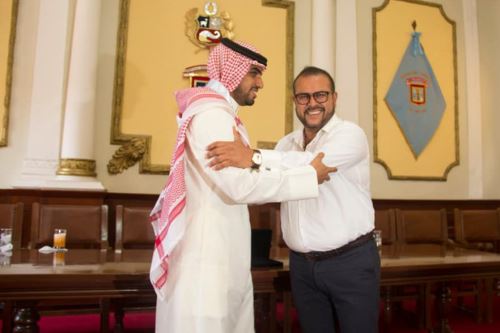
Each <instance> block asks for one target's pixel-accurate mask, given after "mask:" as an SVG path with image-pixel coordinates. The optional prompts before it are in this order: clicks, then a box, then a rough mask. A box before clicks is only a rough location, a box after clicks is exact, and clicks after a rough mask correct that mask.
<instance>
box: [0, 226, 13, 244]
mask: <svg viewBox="0 0 500 333" xmlns="http://www.w3.org/2000/svg"><path fill="white" fill-rule="evenodd" d="M10 243H12V228H2V229H0V246H3V245H7V244H10Z"/></svg>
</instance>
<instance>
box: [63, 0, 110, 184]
mask: <svg viewBox="0 0 500 333" xmlns="http://www.w3.org/2000/svg"><path fill="white" fill-rule="evenodd" d="M100 8H101V2H100V0H77V2H76V8H75V17H74V24H73V35H72V44H71V56H70V64H69V71H68V86H67V95H66V106H65V115H64V128H63V137H62V147H61V160H60V164H59V169H58V171H57V174H58V175H60V176H61V177H60V179H61V180H63V179H65V180H69V179H71V180H72V183H73V184H72V185H71V186H72V187H74V188H77V189H78V188H82V189H88V188H93V189H103V187H102V185H101V184H100V182H98V181H97V179H95V176H96V174H95V160H94V139H93V138H94V110H95V107H94V106H95V95H96V84H97V82H96V77H97V60H98V59H97V54H98V52H97V51H98V50H97V47H98V42H99V15H100Z"/></svg>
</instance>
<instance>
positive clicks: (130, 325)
mask: <svg viewBox="0 0 500 333" xmlns="http://www.w3.org/2000/svg"><path fill="white" fill-rule="evenodd" d="M277 310H278V311H277V317H278V319H281V318H282V317H283V312H282V311H283V310H282V309H281V308H279V307H278V309H277ZM112 317H113V316H110V327H111V328H112V327H113V326H114V320H113V318H112ZM449 322H450V327H451V328H452V330H453V331H454V332H455V333H470V332H474V333H499V332H500V297H496V298H495V304H494V314H493V324H478V323H476V322H475V320H474V318H473V317H472V315H469V314H465V313H464V312H462V311H459V310H458V309H453V310H452V311H451V314H450V321H449ZM39 325H40V333H69V332H71V333H98V332H99V315H97V314H86V315H68V316H44V317H42V318H41V319H40V322H39ZM124 325H125V332H126V333H152V332H154V312H133V313H131V312H129V313H126V315H125V320H124ZM1 326H2V325H1V322H0V329H1ZM293 332H294V333H300V328H299V325H298V323H297V321H295V322H294V325H293ZM380 332H381V333H383V332H382V330H381V331H380ZM391 332H396V333H425V332H426V331H425V330H419V329H417V328H415V327H414V325H413V323H412V322H411V321H410V320H405V319H404V318H401V317H395V320H394V323H393V325H392V327H391ZM257 333H258V332H257Z"/></svg>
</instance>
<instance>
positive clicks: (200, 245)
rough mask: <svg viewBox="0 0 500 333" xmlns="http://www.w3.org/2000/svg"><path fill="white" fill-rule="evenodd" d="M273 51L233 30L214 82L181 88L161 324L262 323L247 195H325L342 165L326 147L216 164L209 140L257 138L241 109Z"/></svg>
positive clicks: (155, 278) (160, 233)
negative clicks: (323, 186)
mask: <svg viewBox="0 0 500 333" xmlns="http://www.w3.org/2000/svg"><path fill="white" fill-rule="evenodd" d="M266 65H267V60H266V58H264V57H263V56H262V55H260V54H259V53H258V52H257V51H256V50H255V49H254V48H253V47H251V46H249V45H246V44H243V43H236V42H233V41H231V40H228V39H223V40H222V43H221V44H219V45H218V46H216V47H214V48H213V49H212V50H211V52H210V56H209V59H208V64H207V67H208V75H209V77H210V81H209V82H208V84H207V86H206V87H203V88H190V89H185V90H182V91H179V92H177V94H176V98H177V102H178V105H179V114H178V123H179V131H178V135H177V145H176V149H175V152H174V156H173V158H172V163H171V170H170V175H169V178H168V182H167V185H166V187H165V189H164V190H163V191H162V193H161V194H160V197H159V199H158V201H157V203H156V205H155V207H154V209H153V211H152V213H151V219H152V224H153V228H154V230H155V235H156V241H155V251H154V254H153V259H152V264H151V274H150V277H151V282H152V284H153V286H154V287H155V290H156V293H157V295H158V300H157V307H156V332H158V333H160V332H161V333H167V332H168V333H177V332H179V333H184V332H190V333H192V332H210V333H212V332H214V333H215V332H217V333H224V332H226V333H251V332H253V331H254V317H253V288H252V277H251V272H250V223H249V216H248V209H247V205H246V204H247V203H263V202H268V201H282V200H297V199H304V198H313V197H316V196H317V195H318V182H319V183H320V182H322V181H324V180H325V179H328V173H329V172H332V171H334V169H332V168H328V167H326V166H325V165H323V164H322V163H321V155H320V156H318V157H317V158H315V159H314V160H313V162H311V165H305V166H301V167H297V168H293V169H287V170H282V169H280V168H268V169H260V160H259V158H260V155H259V154H258V153H257V152H254V153H253V154H252V155H254V156H253V157H254V159H253V163H252V169H246V170H244V169H238V168H227V169H225V170H223V171H222V172H216V171H214V170H212V169H211V168H210V167H208V166H207V163H206V160H205V151H206V147H207V146H208V144H209V143H210V142H213V141H215V140H230V139H232V138H233V131H232V129H233V127H235V128H237V131H238V133H239V134H240V135H241V137H242V138H243V140H244V141H245V142H246V144H248V137H247V134H246V131H245V129H244V127H243V125H242V124H241V121H240V120H239V118H238V117H237V115H236V111H237V108H238V106H239V105H241V106H244V105H252V104H253V103H254V100H255V98H256V96H257V92H258V90H259V89H261V88H262V87H263V82H262V73H263V71H264V70H265V68H266Z"/></svg>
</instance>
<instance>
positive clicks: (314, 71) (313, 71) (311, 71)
mask: <svg viewBox="0 0 500 333" xmlns="http://www.w3.org/2000/svg"><path fill="white" fill-rule="evenodd" d="M313 75H324V76H326V77H327V78H328V80H329V81H330V87H331V88H332V92H335V81H333V78H332V76H331V75H330V73H328V72H327V71H325V70H324V69H321V68H318V67H314V66H306V67H304V69H303V70H301V71H300V73H299V74H298V75H297V77H296V78H295V80H293V92H294V93H295V82H297V80H298V79H299V78H300V77H302V76H313Z"/></svg>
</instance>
